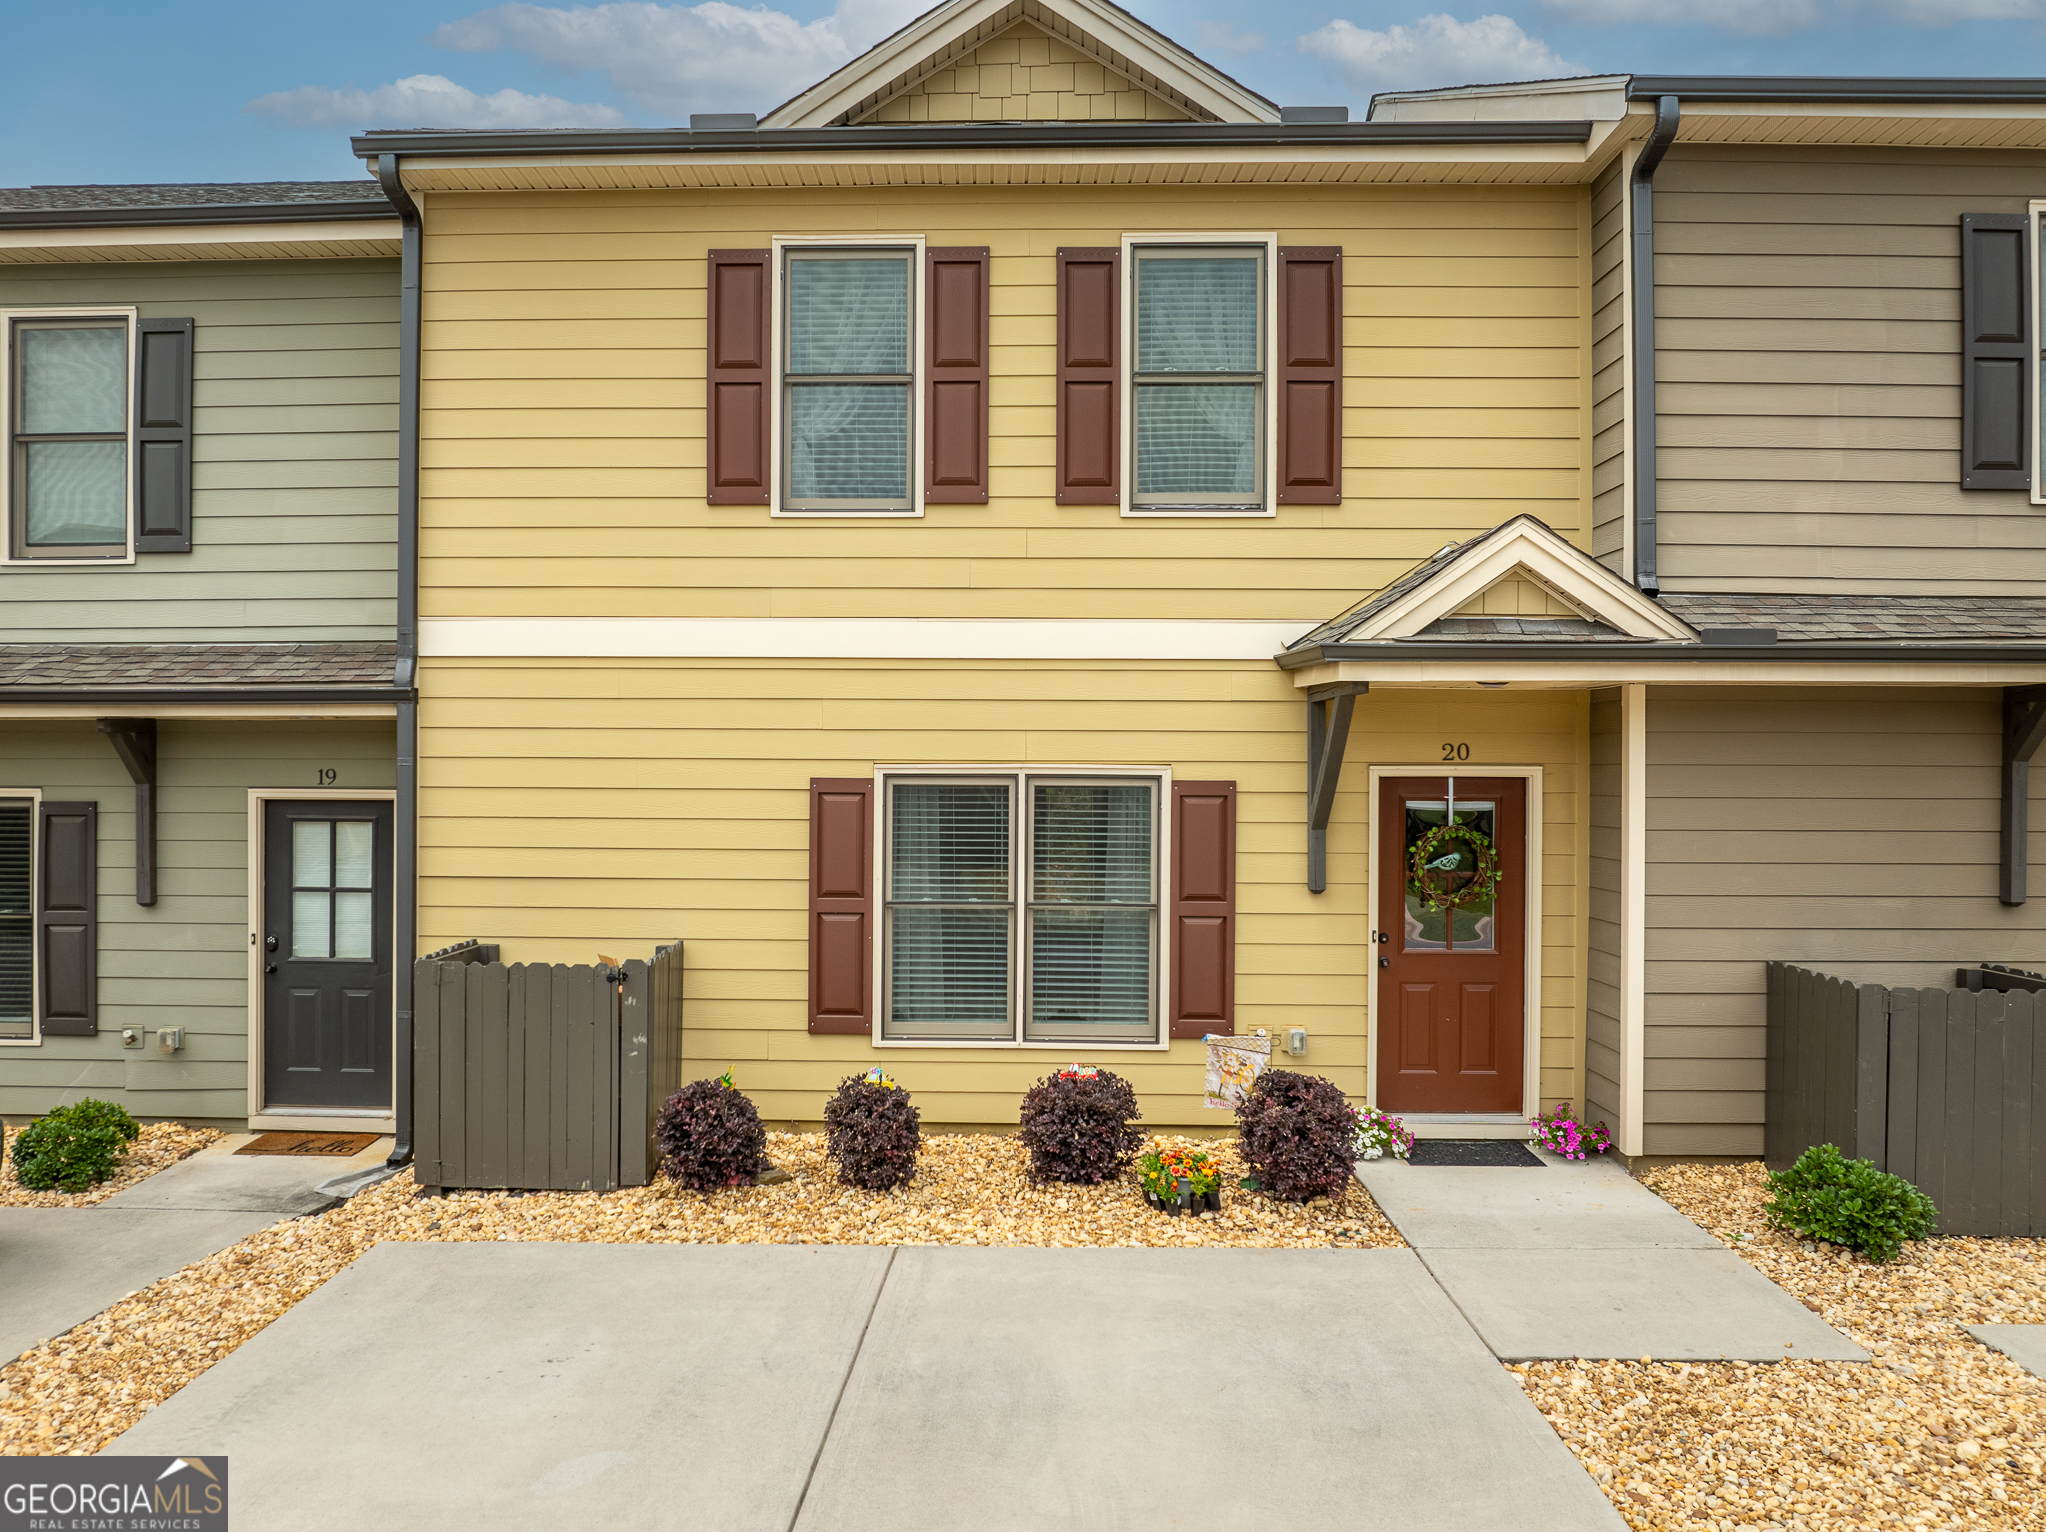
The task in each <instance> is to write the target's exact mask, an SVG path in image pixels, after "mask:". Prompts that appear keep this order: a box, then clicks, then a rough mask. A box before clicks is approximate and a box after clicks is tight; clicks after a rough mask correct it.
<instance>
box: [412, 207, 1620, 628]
mask: <svg viewBox="0 0 2046 1532" xmlns="http://www.w3.org/2000/svg"><path fill="white" fill-rule="evenodd" d="M1585 195H1586V193H1585V191H1584V190H1583V189H1581V188H1555V189H1551V188H1482V189H1470V190H1462V189H1434V188H1399V189H1387V190H1375V189H1374V190H1361V189H1358V188H1354V187H1342V188H1328V189H1320V188H1311V187H1286V188H1281V187H1260V186H1235V187H1231V188H1229V189H1228V190H1227V192H1226V194H1219V193H1217V192H1216V191H1214V190H1212V189H1201V190H1199V191H1195V190H1192V189H1187V190H1180V189H1174V188H1113V189H1111V188H1101V189H1092V188H1087V189H1075V188H1060V189H1057V190H1035V189H1021V188H1019V189H1015V190H1007V189H979V190H967V189H945V190H938V189H933V190H929V191H923V190H916V189H891V190H886V191H883V190H879V189H868V190H846V191H837V190H831V191H803V192H795V191H787V192H780V193H773V194H770V193H767V192H704V193H679V192H678V193H589V194H567V193H564V194H558V195H557V194H549V195H544V196H543V195H538V194H534V195H513V194H474V195H464V196H455V195H436V197H435V198H434V201H433V205H432V208H431V210H430V212H429V219H430V223H431V232H430V234H429V236H428V239H427V256H428V263H427V271H426V278H425V280H426V288H427V291H426V296H425V320H426V324H425V363H424V365H425V373H426V377H425V384H424V406H425V407H424V413H423V423H422V431H423V436H424V441H423V444H422V464H423V467H422V473H423V480H424V483H423V494H424V498H425V506H424V510H423V513H422V514H423V522H424V525H423V528H422V533H421V542H422V560H423V562H422V570H421V582H422V592H421V605H422V610H423V612H424V613H425V614H426V615H428V616H460V615H474V616H508V615H530V616H547V615H560V616H584V615H590V616H609V615H616V616H756V617H757V616H815V617H829V616H900V617H908V616H918V617H1072V616H1085V617H1100V616H1116V617H1127V618H1153V617H1155V618H1169V617H1185V618H1193V617H1209V618H1264V619H1275V620H1276V619H1295V618H1298V619H1304V620H1313V619H1318V618H1321V617H1325V616H1327V615H1329V614H1331V613H1334V612H1337V611H1340V610H1342V609H1343V608H1344V607H1346V606H1348V605H1350V604H1351V603H1352V602H1354V601H1355V600H1356V599H1357V597H1358V596H1359V595H1361V594H1363V593H1364V592H1367V591H1371V590H1375V589H1377V588H1379V587H1380V586H1382V585H1383V584H1385V583H1386V582H1387V581H1388V580H1389V579H1391V578H1392V577H1393V576H1394V575H1396V574H1398V573H1399V572H1400V571H1402V570H1403V569H1405V568H1407V567H1408V566H1410V565H1411V564H1412V563H1414V562H1415V561H1417V560H1419V559H1421V558H1424V557H1426V556H1427V555H1429V554H1432V553H1433V552H1435V550H1436V549H1438V548H1440V547H1441V546H1442V545H1443V544H1444V543H1445V542H1448V541H1450V540H1451V539H1455V538H1462V537H1465V536H1468V535H1470V534H1472V533H1475V532H1478V531H1481V530H1484V529H1486V528H1490V527H1492V526H1495V525H1497V524H1498V523H1499V522H1501V521H1503V520H1505V519H1506V518H1507V517H1509V516H1511V515H1513V514H1515V513H1517V512H1520V511H1529V512H1532V513H1533V514H1535V515H1537V516H1539V517H1540V518H1541V519H1542V520H1544V521H1546V522H1548V523H1549V524H1550V525H1551V526H1554V527H1557V528H1558V529H1560V530H1561V531H1562V532H1563V533H1564V534H1565V535H1566V536H1569V537H1572V538H1573V539H1577V540H1579V541H1580V542H1581V541H1582V539H1583V537H1584V535H1585V534H1584V528H1585V526H1586V521H1587V517H1588V514H1589V494H1590V491H1589V485H1588V483H1587V482H1586V474H1585V470H1584V447H1583V422H1584V404H1585V398H1584V385H1583V378H1584V374H1585V369H1586V367H1587V365H1588V359H1587V357H1586V347H1587V346H1588V344H1589V338H1588V332H1587V330H1586V328H1585V326H1584V323H1583V314H1582V306H1583V303H1584V301H1585V291H1586V289H1585V286H1584V283H1583V281H1582V262H1581V260H1580V257H1579V249H1580V244H1581V240H1582V233H1581V230H1580V222H1579V220H1580V211H1581V207H1582V202H1583V198H1584V197H1585ZM1174 229H1180V230H1221V231H1227V230H1245V231H1253V230H1272V231H1276V232H1277V233H1278V235H1279V237H1280V238H1281V239H1282V240H1284V241H1286V242H1288V243H1299V244H1308V245H1341V246H1342V247H1343V248H1344V250H1345V260H1344V274H1345V280H1346V283H1347V287H1346V292H1345V304H1346V309H1345V325H1344V328H1345V335H1346V341H1347V348H1346V353H1345V354H1346V358H1347V361H1346V368H1347V377H1346V380H1345V384H1344V388H1345V404H1346V411H1345V422H1344V425H1345V442H1344V463H1345V480H1344V488H1345V491H1346V494H1347V499H1346V500H1345V502H1344V503H1343V504H1341V505H1339V506H1326V507H1297V508H1287V509H1283V510H1281V511H1280V512H1279V514H1278V516H1277V517H1276V518H1275V519H1273V520H1269V521H1267V520H1255V521H1208V522H1195V521H1186V520H1165V521H1130V520H1123V519H1121V518H1119V517H1118V516H1117V514H1116V511H1115V509H1114V508H1113V507H1104V506H1074V507H1060V506H1059V505H1057V504H1056V503H1055V501H1054V498H1053V483H1052V479H1053V463H1054V442H1053V422H1054V396H1053V357H1052V352H1053V342H1054V335H1055V313H1054V307H1053V287H1052V283H1053V275H1054V255H1055V252H1056V250H1057V249H1058V247H1059V246H1061V245H1112V244H1115V243H1117V242H1118V241H1119V240H1120V239H1121V237H1122V235H1123V233H1124V231H1126V230H1131V231H1142V230H1174ZM830 232H844V233H848V234H867V235H886V234H889V233H921V234H923V235H925V236H927V237H928V239H929V240H930V241H931V242H932V243H933V244H942V245H983V244H984V245H988V246H990V247H991V248H992V250H993V258H992V265H991V281H992V284H993V288H992V291H993V296H992V305H993V334H992V341H993V346H992V357H993V378H992V384H991V397H992V401H993V409H992V427H991V431H992V439H991V461H992V465H993V466H992V497H991V500H990V502H989V504H988V505H986V506H984V507H983V506H934V507H932V508H931V509H930V512H929V514H928V515H927V516H926V517H925V518H924V519H922V520H921V521H915V522H901V521H897V522H876V521H871V520H867V521H844V522H830V521H820V520H803V521H784V522H775V521H773V520H770V518H769V516H768V514H767V511H766V509H765V508H764V507H751V506H720V507H710V506H706V505H705V503H704V499H703V494H704V474H703V463H704V450H703V429H704V417H703V350H702V348H703V343H704V318H703V281H704V262H703V254H704V252H705V251H706V250H708V249H711V248H724V247H739V248H757V247H761V246H765V245H766V244H767V243H768V241H769V238H770V236H771V235H772V234H775V233H785V234H817V233H830Z"/></svg>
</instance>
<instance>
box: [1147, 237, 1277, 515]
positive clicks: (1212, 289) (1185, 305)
mask: <svg viewBox="0 0 2046 1532" xmlns="http://www.w3.org/2000/svg"><path fill="white" fill-rule="evenodd" d="M1264 265H1265V263H1264V255H1263V252H1262V251H1259V250H1253V249H1243V250H1237V251H1220V250H1216V251H1203V250H1198V249H1185V250H1182V249H1173V248H1169V247H1160V248H1155V249H1143V248H1139V249H1138V250H1137V252H1136V256H1135V262H1134V268H1135V280H1136V365H1135V377H1134V384H1133V386H1134V390H1135V408H1134V411H1133V414H1134V416H1135V421H1136V472H1135V481H1136V496H1135V503H1136V504H1138V505H1139V506H1142V505H1154V506H1174V507H1179V508H1183V509H1198V508H1200V507H1202V506H1212V507H1215V508H1218V509H1221V508H1229V509H1236V508H1244V507H1251V506H1255V505H1259V504H1260V503H1261V501H1262V495H1263V482H1262V474H1261V472H1260V465H1261V462H1262V459H1263V435H1264V433H1263V401H1264V387H1265V382H1264V362H1263V357H1264V342H1263V336H1264Z"/></svg>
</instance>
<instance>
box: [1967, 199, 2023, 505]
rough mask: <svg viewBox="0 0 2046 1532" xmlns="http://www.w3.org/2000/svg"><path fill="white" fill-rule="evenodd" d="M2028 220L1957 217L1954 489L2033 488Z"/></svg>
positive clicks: (1975, 215) (1974, 215)
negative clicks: (1957, 450) (1957, 480)
mask: <svg viewBox="0 0 2046 1532" xmlns="http://www.w3.org/2000/svg"><path fill="white" fill-rule="evenodd" d="M2030 245H2031V219H2030V218H2029V217H2028V216H2027V215H2025V214H2023V213H1963V214H1962V215H1961V488H1963V489H2026V488H2029V487H2030V485H2031V482H2032V460H2031V453H2030V447H2031V431H2030V426H2031V418H2032V414H2031V408H2030V406H2029V405H2028V404H2027V402H2026V401H2027V400H2028V398H2029V397H2030V395H2031V388H2030V387H2029V378H2028V375H2029V374H2030V372H2031V364H2030V362H2029V361H2028V360H2027V358H2026V352H2027V351H2028V350H2029V348H2030V346H2031V337H2032V326H2031V316H2030V314H2029V312H2028V302H2027V300H2028V297H2029V291H2030V288H2031V280H2030V273H2031V269H2032V267H2031V260H2030Z"/></svg>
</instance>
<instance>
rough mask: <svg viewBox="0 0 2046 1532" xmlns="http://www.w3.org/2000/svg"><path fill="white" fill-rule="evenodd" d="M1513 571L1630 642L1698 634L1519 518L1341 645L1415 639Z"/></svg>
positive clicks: (1378, 614) (1690, 638) (1456, 556)
mask: <svg viewBox="0 0 2046 1532" xmlns="http://www.w3.org/2000/svg"><path fill="white" fill-rule="evenodd" d="M1515 571H1518V572H1519V573H1520V575H1521V576H1522V578H1524V579H1529V580H1532V581H1534V582H1535V583H1536V584H1538V585H1542V586H1545V587H1547V588H1548V589H1549V590H1550V591H1551V592H1553V593H1554V595H1555V596H1556V598H1557V599H1558V600H1560V601H1563V602H1564V603H1566V604H1568V605H1570V606H1574V607H1576V608H1577V609H1578V610H1579V611H1581V612H1583V613H1585V614H1586V615H1587V616H1589V617H1592V618H1594V619H1596V620H1597V621H1599V622H1603V623H1605V624H1606V625H1607V626H1609V627H1613V628H1617V629H1619V630H1620V631H1621V632H1622V633H1625V634H1626V635H1627V636H1628V637H1629V638H1649V639H1667V640H1673V641H1675V642H1678V643H1690V642H1695V641H1696V640H1697V637H1698V635H1697V634H1696V633H1695V632H1693V631H1692V629H1691V627H1690V625H1689V624H1688V623H1685V622H1682V621H1680V620H1679V619H1678V618H1676V617H1674V616H1672V615H1671V614H1670V613H1668V612H1666V611H1664V610H1663V608H1662V607H1661V606H1659V605H1657V604H1656V603H1655V602H1653V601H1651V600H1649V599H1648V598H1647V597H1646V596H1644V595H1642V594H1641V592H1640V591H1638V590H1636V589H1635V588H1634V587H1633V586H1632V585H1629V584H1628V583H1627V582H1626V581H1624V580H1622V579H1621V578H1620V577H1619V576H1617V575H1615V574H1614V573H1612V571H1610V570H1609V569H1607V568H1606V567H1605V566H1604V565H1602V564H1600V563H1599V562H1597V560H1595V559H1593V558H1591V557H1590V556H1589V555H1587V554H1585V553H1583V552H1581V551H1579V550H1578V549H1576V548H1573V547H1572V546H1571V545H1570V544H1569V543H1567V542H1565V541H1564V540H1563V539H1562V538H1560V537H1558V536H1557V535H1556V534H1555V533H1553V532H1551V531H1549V530H1548V529H1547V528H1546V527H1542V526H1539V525H1537V524H1536V523H1535V522H1533V521H1532V520H1529V519H1528V518H1525V517H1522V518H1520V519H1518V520H1515V521H1511V522H1508V523H1507V524H1506V525H1505V526H1504V527H1502V528H1501V529H1500V530H1499V531H1498V532H1495V533H1494V534H1493V535H1492V536H1491V537H1489V538H1487V539H1486V540H1485V541H1484V542H1482V543H1480V544H1478V545H1477V546H1476V547H1475V548H1472V549H1470V550H1469V551H1468V552H1466V553H1459V554H1453V555H1451V556H1450V557H1449V558H1448V559H1446V560H1444V561H1443V567H1442V568H1441V569H1439V570H1437V571H1436V572H1435V573H1434V574H1433V575H1431V576H1429V577H1428V578H1427V579H1426V580H1423V581H1422V582H1421V583H1420V584H1419V585H1417V586H1415V587H1414V588H1413V589H1412V590H1410V591H1408V592H1407V593H1406V594H1405V595H1404V596H1402V597H1400V599H1399V600H1397V601H1395V602H1393V603H1392V604H1391V605H1390V606H1388V607H1386V608H1385V610H1384V611H1381V612H1374V613H1373V614H1372V615H1371V617H1370V618H1369V619H1368V620H1367V621H1365V622H1363V623H1361V624H1359V625H1358V626H1357V627H1356V628H1354V629H1352V630H1351V632H1350V633H1349V634H1348V635H1346V636H1345V638H1344V639H1343V642H1344V643H1350V644H1360V643H1370V642H1371V641H1373V640H1375V639H1386V638H1412V637H1413V636H1415V635H1416V634H1418V633H1419V632H1420V631H1421V630H1422V629H1423V628H1425V627H1427V626H1428V624H1429V623H1431V622H1434V621H1436V620H1437V619H1438V618H1442V617H1447V616H1449V615H1450V614H1451V613H1452V612H1454V611H1456V610H1457V609H1458V608H1459V607H1461V606H1462V605H1463V604H1464V603H1465V602H1467V601H1469V600H1471V599H1472V598H1474V597H1475V596H1477V595H1479V594H1480V593H1482V592H1483V591H1485V590H1487V589H1489V588H1490V587H1491V586H1493V585H1495V584H1497V583H1498V582H1499V581H1500V580H1503V579H1505V578H1506V577H1507V576H1508V575H1510V574H1513V573H1514V572H1515Z"/></svg>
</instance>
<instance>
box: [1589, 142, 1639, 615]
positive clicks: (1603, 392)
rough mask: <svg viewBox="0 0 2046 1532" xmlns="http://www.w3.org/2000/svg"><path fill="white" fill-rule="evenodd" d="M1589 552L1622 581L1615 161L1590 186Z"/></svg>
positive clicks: (1620, 217)
mask: <svg viewBox="0 0 2046 1532" xmlns="http://www.w3.org/2000/svg"><path fill="white" fill-rule="evenodd" d="M1591 216H1592V238H1591V248H1592V257H1591V281H1592V298H1591V314H1592V319H1591V329H1592V354H1591V366H1592V379H1591V395H1592V417H1591V429H1592V451H1591V457H1592V469H1591V493H1592V510H1591V552H1592V554H1593V556H1595V557H1596V558H1597V559H1598V561H1599V562H1600V563H1602V564H1604V565H1605V566H1606V568H1608V569H1610V570H1612V572H1613V573H1614V574H1616V575H1619V576H1621V577H1622V578H1632V571H1631V570H1629V569H1627V568H1625V567H1624V566H1625V563H1626V538H1627V526H1626V522H1627V178H1626V176H1625V175H1623V174H1622V173H1621V161H1620V160H1614V161H1613V163H1612V164H1611V165H1609V166H1607V167H1606V169H1605V171H1604V172H1603V173H1602V174H1601V175H1600V176H1599V178H1598V179H1597V180H1596V181H1594V182H1593V183H1592V187H1591Z"/></svg>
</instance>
